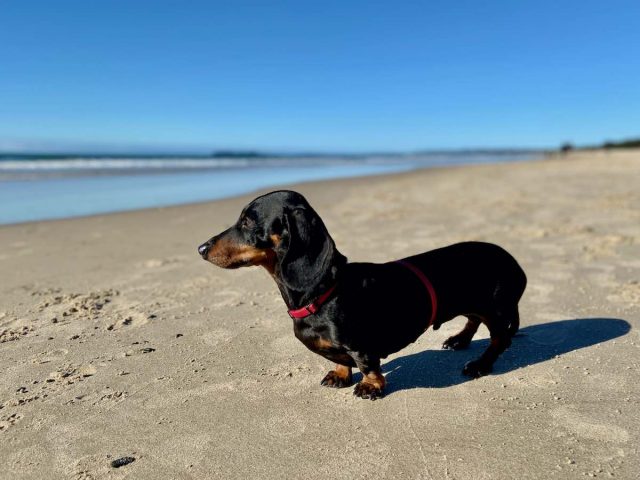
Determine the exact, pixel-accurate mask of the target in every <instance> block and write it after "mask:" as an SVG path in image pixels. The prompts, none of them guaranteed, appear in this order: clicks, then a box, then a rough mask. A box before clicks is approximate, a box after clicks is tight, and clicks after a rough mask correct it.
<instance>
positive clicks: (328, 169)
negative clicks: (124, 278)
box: [0, 151, 540, 224]
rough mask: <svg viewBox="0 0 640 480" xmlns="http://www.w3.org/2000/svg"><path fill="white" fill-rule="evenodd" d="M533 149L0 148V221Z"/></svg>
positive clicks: (512, 155)
mask: <svg viewBox="0 0 640 480" xmlns="http://www.w3.org/2000/svg"><path fill="white" fill-rule="evenodd" d="M539 156H540V152H531V151H526V152H525V151H496V152H474V151H464V152H462V151H461V152H430V153H421V154H411V155H409V154H407V155H359V156H339V155H336V156H331V155H322V156H299V157H297V156H283V157H251V156H250V157H245V158H242V157H228V158H224V157H223V158H217V157H216V158H212V157H195V156H194V157H166V156H165V157H163V156H158V157H150V156H145V157H139V156H132V157H123V156H118V157H105V156H84V157H81V156H66V157H65V156H62V155H55V156H53V155H51V156H41V157H39V156H37V155H28V156H25V155H15V156H10V155H2V156H1V157H0V224H12V223H22V222H30V221H37V220H50V219H57V218H69V217H77V216H85V215H94V214H100V213H108V212H118V211H126V210H136V209H141V208H153V207H164V206H170V205H179V204H186V203H195V202H202V201H207V200H217V199H221V198H226V197H232V196H237V195H241V194H245V193H250V192H252V191H255V190H258V189H263V188H268V187H279V186H284V185H290V184H293V183H300V182H309V181H314V180H327V179H333V178H347V177H360V176H367V175H381V174H387V173H397V172H406V171H411V170H415V169H420V168H427V167H437V166H451V165H466V164H478V163H494V162H514V161H523V160H530V159H533V158H536V157H539Z"/></svg>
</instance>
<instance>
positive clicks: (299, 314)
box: [289, 285, 336, 318]
mask: <svg viewBox="0 0 640 480" xmlns="http://www.w3.org/2000/svg"><path fill="white" fill-rule="evenodd" d="M335 289H336V286H335V285H334V286H333V287H331V288H330V289H329V290H327V291H326V292H324V293H323V294H322V295H320V296H319V297H318V298H316V299H315V300H314V301H313V302H311V303H310V304H309V305H306V306H304V307H302V308H299V309H297V310H289V316H290V317H291V318H306V317H308V316H309V315H313V314H314V313H316V312H317V311H318V310H319V309H320V307H321V306H322V305H323V304H324V303H325V302H326V301H327V300H329V297H330V296H331V294H332V293H333V291H334V290H335Z"/></svg>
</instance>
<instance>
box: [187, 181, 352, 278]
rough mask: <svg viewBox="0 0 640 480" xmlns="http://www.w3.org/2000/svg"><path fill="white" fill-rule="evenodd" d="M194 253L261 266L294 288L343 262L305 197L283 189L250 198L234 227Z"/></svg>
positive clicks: (226, 264) (223, 262)
mask: <svg viewBox="0 0 640 480" xmlns="http://www.w3.org/2000/svg"><path fill="white" fill-rule="evenodd" d="M198 253H199V254H200V255H201V256H202V258H204V259H205V260H207V261H209V262H211V263H213V264H214V265H217V266H219V267H222V268H239V267H246V266H252V265H261V266H263V267H265V268H266V269H267V270H268V271H269V272H270V273H271V274H272V275H274V276H276V277H277V279H278V280H280V281H281V282H282V283H284V284H285V285H287V286H288V287H289V288H292V289H294V290H298V289H303V288H305V286H306V285H309V284H310V283H316V282H318V281H319V280H320V279H321V278H322V277H324V276H325V275H326V274H327V272H328V270H329V269H331V267H333V266H336V264H339V263H345V262H346V259H345V258H344V257H343V256H342V255H341V254H340V253H339V252H338V251H337V250H336V248H335V243H334V242H333V239H332V238H331V236H330V235H329V233H328V232H327V229H326V227H325V225H324V223H323V222H322V219H321V218H320V217H319V216H318V214H317V213H316V212H315V211H314V210H313V208H311V206H310V205H309V203H308V202H307V200H306V199H305V198H304V197H303V196H302V195H300V194H299V193H297V192H293V191H287V190H281V191H276V192H271V193H268V194H266V195H262V196H260V197H258V198H256V199H255V200H253V201H252V202H251V203H249V205H247V206H246V207H245V208H244V209H243V210H242V213H241V214H240V218H239V219H238V221H237V222H236V223H235V225H233V226H232V227H230V228H228V229H227V230H225V231H224V232H222V233H220V234H218V235H216V236H215V237H213V238H211V239H210V240H208V241H207V242H205V243H203V244H202V245H200V246H199V247H198Z"/></svg>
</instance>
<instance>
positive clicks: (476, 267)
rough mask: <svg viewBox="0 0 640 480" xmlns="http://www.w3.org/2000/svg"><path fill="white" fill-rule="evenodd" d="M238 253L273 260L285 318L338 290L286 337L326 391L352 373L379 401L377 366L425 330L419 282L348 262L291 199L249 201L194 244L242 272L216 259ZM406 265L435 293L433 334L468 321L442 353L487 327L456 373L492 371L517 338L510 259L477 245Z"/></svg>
mask: <svg viewBox="0 0 640 480" xmlns="http://www.w3.org/2000/svg"><path fill="white" fill-rule="evenodd" d="M222 240H224V242H222V243H224V245H225V247H224V249H223V250H224V251H223V252H222V254H221V253H216V254H215V255H214V256H213V257H211V255H210V251H211V250H214V249H215V246H216V244H218V243H220V242H221V241H222ZM229 245H230V246H229ZM236 246H237V248H245V247H251V248H254V249H256V250H255V251H254V250H252V252H254V253H255V252H259V253H260V255H258V253H255V255H256V257H255V258H258V257H260V258H262V255H263V253H264V252H266V253H264V256H265V258H272V261H271V264H269V265H267V264H266V262H265V263H260V264H262V265H265V266H266V267H267V268H268V269H270V271H271V272H272V275H273V277H274V279H275V281H276V283H277V285H278V288H279V289H280V292H281V294H282V297H283V299H284V301H285V303H286V304H287V307H288V308H289V309H298V308H301V307H303V306H305V305H307V304H309V303H311V302H312V301H313V300H314V299H316V298H318V297H319V296H320V295H322V294H323V293H324V292H325V291H327V290H328V289H329V288H331V287H332V286H334V285H335V286H336V289H335V292H334V293H333V295H332V296H331V298H330V299H329V300H328V301H327V302H326V303H325V304H324V305H322V307H321V308H320V310H319V311H318V312H317V313H315V314H314V315H311V316H308V317H306V318H302V319H294V320H293V327H294V333H295V335H296V337H297V338H298V339H300V340H301V341H302V343H304V344H305V345H306V346H307V347H308V348H309V349H311V350H312V351H314V352H316V353H318V354H319V355H322V356H323V357H325V358H327V359H329V360H332V361H334V362H336V363H337V364H338V366H337V368H336V370H335V371H331V372H329V374H328V375H327V376H326V377H325V379H324V380H323V382H322V383H323V384H324V385H328V386H336V387H342V386H347V385H349V384H350V383H351V370H350V367H357V368H359V369H360V370H361V371H362V373H363V380H362V382H360V384H358V385H357V386H356V389H355V391H354V393H355V394H356V395H358V396H361V397H363V398H371V399H374V400H375V399H376V398H379V397H380V396H382V393H383V392H382V390H383V388H384V377H383V376H382V375H381V373H380V359H382V358H385V357H386V356H387V355H389V354H391V353H394V352H397V351H398V350H400V349H402V348H404V347H405V346H407V345H408V344H410V343H412V342H414V341H416V339H417V338H418V337H419V336H420V335H421V334H422V333H423V332H424V331H425V329H426V328H428V321H429V317H430V313H431V308H432V305H431V300H430V297H429V294H428V292H427V290H426V288H425V285H424V284H423V283H422V281H421V280H420V279H419V278H418V277H417V275H416V274H415V273H414V272H412V271H411V270H409V269H408V268H406V267H405V266H403V265H400V264H397V263H383V264H374V263H347V259H346V258H345V257H344V256H343V255H342V254H341V253H340V252H339V251H338V250H337V248H336V246H335V243H334V241H333V239H332V238H331V236H330V235H329V233H328V232H327V229H326V227H325V225H324V223H323V222H322V219H321V218H320V217H319V216H318V214H317V213H316V212H315V211H314V210H313V208H311V206H310V205H309V204H308V203H307V201H306V200H305V198H304V197H303V196H302V195H300V194H299V193H296V192H292V191H277V192H272V193H269V194H267V195H263V196H261V197H258V198H256V199H255V200H254V201H253V202H251V203H250V204H249V205H248V206H247V207H245V209H244V210H243V212H242V215H241V216H240V219H239V220H238V222H237V223H236V225H234V226H233V227H231V228H230V229H228V230H226V231H225V232H222V233H221V234H220V235H218V236H216V237H213V238H212V239H211V240H209V241H208V242H207V243H205V244H203V245H201V246H200V248H199V252H200V254H201V255H202V256H203V257H204V258H205V259H208V260H210V261H212V262H213V263H214V264H218V265H220V266H224V267H226V268H233V267H236V266H243V265H244V264H241V265H236V264H233V263H232V264H226V263H225V264H223V263H224V262H221V261H220V260H218V259H219V258H223V257H224V255H227V256H230V255H231V254H232V253H233V251H232V250H233V249H234V248H236ZM220 249H222V248H220ZM230 251H231V253H229V252H230ZM272 253H273V254H275V255H273V256H272V257H270V255H272ZM220 255H222V256H223V257H221V256H220ZM224 258H227V257H224ZM406 260H407V261H409V262H411V263H412V264H413V265H415V266H416V267H418V268H419V269H420V270H421V271H422V272H423V273H424V274H425V275H426V276H427V278H428V279H429V280H430V281H431V283H432V285H433V287H434V289H435V291H436V296H437V304H438V305H437V315H436V318H435V321H434V323H433V328H434V329H438V328H439V327H440V325H441V324H442V323H444V322H446V321H448V320H451V319H452V318H454V317H456V316H458V315H464V316H467V317H468V319H469V321H468V322H467V325H466V326H465V328H464V329H463V330H462V331H461V332H460V333H459V334H457V335H454V336H453V337H451V338H449V339H448V340H447V341H446V342H445V343H444V345H443V347H444V348H452V349H461V348H465V347H466V346H468V345H469V343H470V341H471V338H472V337H473V334H474V333H475V331H476V330H477V328H478V326H479V324H480V323H484V324H485V325H486V326H487V327H488V329H489V331H490V334H491V340H492V341H491V345H490V346H489V348H488V349H487V350H486V351H485V352H484V353H483V355H482V356H481V357H480V358H478V359H477V360H474V361H472V362H469V363H468V364H467V365H465V368H464V370H463V372H464V373H465V374H467V375H470V376H472V377H478V376H481V375H484V374H487V373H489V372H491V369H492V365H493V363H494V361H495V360H496V358H497V357H498V356H499V355H500V354H501V353H502V352H503V351H504V350H505V349H506V348H508V347H509V345H510V344H511V337H512V336H513V335H514V334H515V333H516V331H517V330H518V325H519V316H518V301H519V300H520V297H521V296H522V293H523V292H524V289H525V286H526V276H525V274H524V272H523V270H522V269H521V268H520V266H519V265H518V263H517V262H516V260H515V259H514V258H513V257H512V256H511V255H510V254H509V253H507V252H506V251H505V250H504V249H502V248H501V247H499V246H497V245H493V244H490V243H481V242H465V243H458V244H455V245H451V246H448V247H444V248H440V249H437V250H432V251H429V252H425V253H421V254H418V255H414V256H412V257H408V258H407V259H406ZM225 262H226V261H225ZM245 264H246V265H252V264H255V263H251V261H247V262H246V263H245Z"/></svg>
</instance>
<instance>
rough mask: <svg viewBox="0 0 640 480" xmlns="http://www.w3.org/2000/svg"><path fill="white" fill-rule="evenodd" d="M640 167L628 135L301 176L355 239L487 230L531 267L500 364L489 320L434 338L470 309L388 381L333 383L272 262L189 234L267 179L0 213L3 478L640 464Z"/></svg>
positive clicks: (504, 475) (446, 240)
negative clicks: (258, 263) (374, 386)
mask: <svg viewBox="0 0 640 480" xmlns="http://www.w3.org/2000/svg"><path fill="white" fill-rule="evenodd" d="M638 185H640V152H638V151H620V152H611V153H606V152H586V153H575V154H570V155H568V156H564V157H556V158H551V159H545V160H540V161H535V162H527V163H514V164H500V165H482V166H469V167H458V168H442V169H430V170H424V171H419V172H412V173H408V174H398V175H390V176H384V177H375V178H366V179H350V180H336V181H329V182H320V183H314V184H307V185H300V186H296V187H295V189H297V190H299V191H300V192H302V193H303V194H304V195H305V196H306V197H307V198H308V200H309V201H310V203H311V204H312V205H313V206H314V208H315V209H316V210H317V211H318V213H319V214H320V215H321V216H322V218H323V219H324V221H325V223H326V225H327V227H328V229H329V231H330V232H331V233H332V235H333V236H334V238H335V240H336V243H337V245H338V248H339V249H340V250H341V251H342V252H343V253H344V254H345V255H347V256H348V257H349V259H350V260H352V261H379V262H383V261H387V260H391V259H396V258H399V257H403V256H406V255H410V254H414V253H418V252H421V251H424V250H429V249H433V248H437V247H440V246H444V245H447V244H450V243H454V242H458V241H463V240H483V241H490V242H494V243H497V244H500V245H502V246H503V247H505V248H506V249H507V250H508V251H510V252H511V253H512V254H513V255H514V256H515V257H516V258H517V259H518V261H519V262H520V264H521V265H522V266H523V268H524V270H525V271H526V273H527V275H528V279H529V284H528V287H527V290H526V292H525V294H524V297H523V299H522V301H521V303H520V311H521V319H522V320H521V334H519V335H518V336H517V337H516V338H515V339H514V342H513V345H512V347H511V348H510V349H509V350H508V351H507V352H505V353H504V354H503V355H502V357H501V358H500V359H499V360H498V362H497V363H496V366H495V371H494V373H493V374H492V375H490V376H487V377H483V378H481V379H479V380H467V379H466V378H465V377H463V376H462V375H461V370H462V367H463V365H464V363H465V362H467V361H468V360H470V359H472V358H475V357H477V356H478V355H479V353H480V352H481V351H482V350H483V349H484V348H485V347H486V344H487V331H486V329H485V328H484V327H481V329H480V331H479V333H478V335H477V337H476V340H475V341H474V342H473V344H472V346H471V348H470V349H469V350H466V351H459V352H453V351H444V350H441V349H440V345H441V344H442V342H443V341H444V340H445V339H446V338H447V337H448V336H449V335H451V334H453V333H455V332H456V331H457V330H458V329H460V328H461V326H462V325H463V323H464V319H462V318H459V319H456V320H454V321H452V322H449V323H446V324H445V325H443V327H442V328H441V329H440V330H438V331H436V332H434V331H428V332H427V333H426V334H425V335H423V336H422V337H421V338H420V339H419V340H418V341H417V342H416V343H415V344H412V345H410V346H409V347H407V348H406V349H404V350H402V351H400V352H399V353H397V354H395V355H393V356H391V357H389V358H388V359H387V360H386V361H385V366H384V369H385V372H386V375H387V381H388V390H387V396H386V397H385V398H384V399H382V400H379V401H376V402H371V401H366V400H361V399H357V398H355V397H353V396H352V388H348V389H342V390H336V389H329V388H324V387H321V386H320V385H319V382H320V380H321V379H322V377H323V376H324V374H325V373H326V372H327V371H328V370H329V369H330V367H331V364H330V363H329V362H328V361H326V360H324V359H323V358H321V357H319V356H317V355H315V354H313V353H311V352H310V351H308V350H306V348H305V347H304V346H303V345H302V344H301V343H299V342H298V341H297V340H296V338H295V337H294V336H293V332H292V325H291V322H292V321H291V319H290V318H289V317H288V316H287V313H286V309H285V306H284V304H283V302H282V299H281V298H280V297H279V294H278V293H277V289H276V287H275V284H274V283H273V280H272V279H271V278H270V277H269V275H268V274H267V272H266V271H264V270H262V269H260V268H258V267H256V268H247V269H240V270H236V271H225V270H221V269H218V268H215V267H213V266H212V265H210V264H208V263H205V262H204V261H202V260H201V259H200V258H199V256H198V255H197V253H196V247H197V246H198V245H199V244H200V243H201V242H202V241H204V240H206V239H208V238H209V237H210V236H211V235H213V234H215V233H217V232H219V231H220V230H221V229H223V228H225V227H227V226H228V225H230V224H231V223H233V222H234V221H235V220H236V218H237V217H238V215H239V213H240V210H241V208H242V206H243V205H245V204H246V203H247V202H248V201H249V200H250V199H251V198H252V197H253V196H254V195H251V196H243V197H240V198H234V199H229V200H224V201H217V202H211V203H204V204H197V205H188V206H180V207H171V208H162V209H153V210H144V211H136V212H129V213H117V214H110V215H103V216H95V217H89V218H80V219H71V220H61V221H51V222H38V223H31V224H23V225H14V226H4V227H1V228H0V245H1V246H2V248H1V249H0V272H1V278H2V280H1V286H0V342H1V343H0V364H1V365H2V369H1V370H0V371H1V372H2V373H1V375H2V376H1V378H2V381H1V382H0V478H6V479H19V478H62V479H67V478H74V479H76V478H77V479H81V478H82V479H89V478H95V479H99V478H112V479H120V478H125V477H126V478H132V479H160V478H194V479H216V478H221V479H245V478H257V479H321V478H322V479H325V478H332V479H359V478H363V479H365V478H376V479H382V478H387V479H401V478H410V479H429V478H434V479H474V480H478V479H513V478H518V479H541V478H544V479H548V478H558V479H566V478H585V476H586V477H599V478H600V477H603V478H609V477H614V478H624V479H632V478H637V475H638V472H640V456H639V453H638V440H639V433H640V413H639V408H638V407H639V402H640V400H639V399H640V395H639V394H640V374H639V368H640V355H639V353H640V338H639V336H638V327H640V189H639V188H638ZM125 456H129V457H133V458H135V461H133V462H132V463H130V464H128V465H126V466H122V467H120V468H114V467H112V466H111V464H110V462H111V461H113V460H116V459H118V458H120V457H125ZM634 472H635V473H634Z"/></svg>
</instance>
